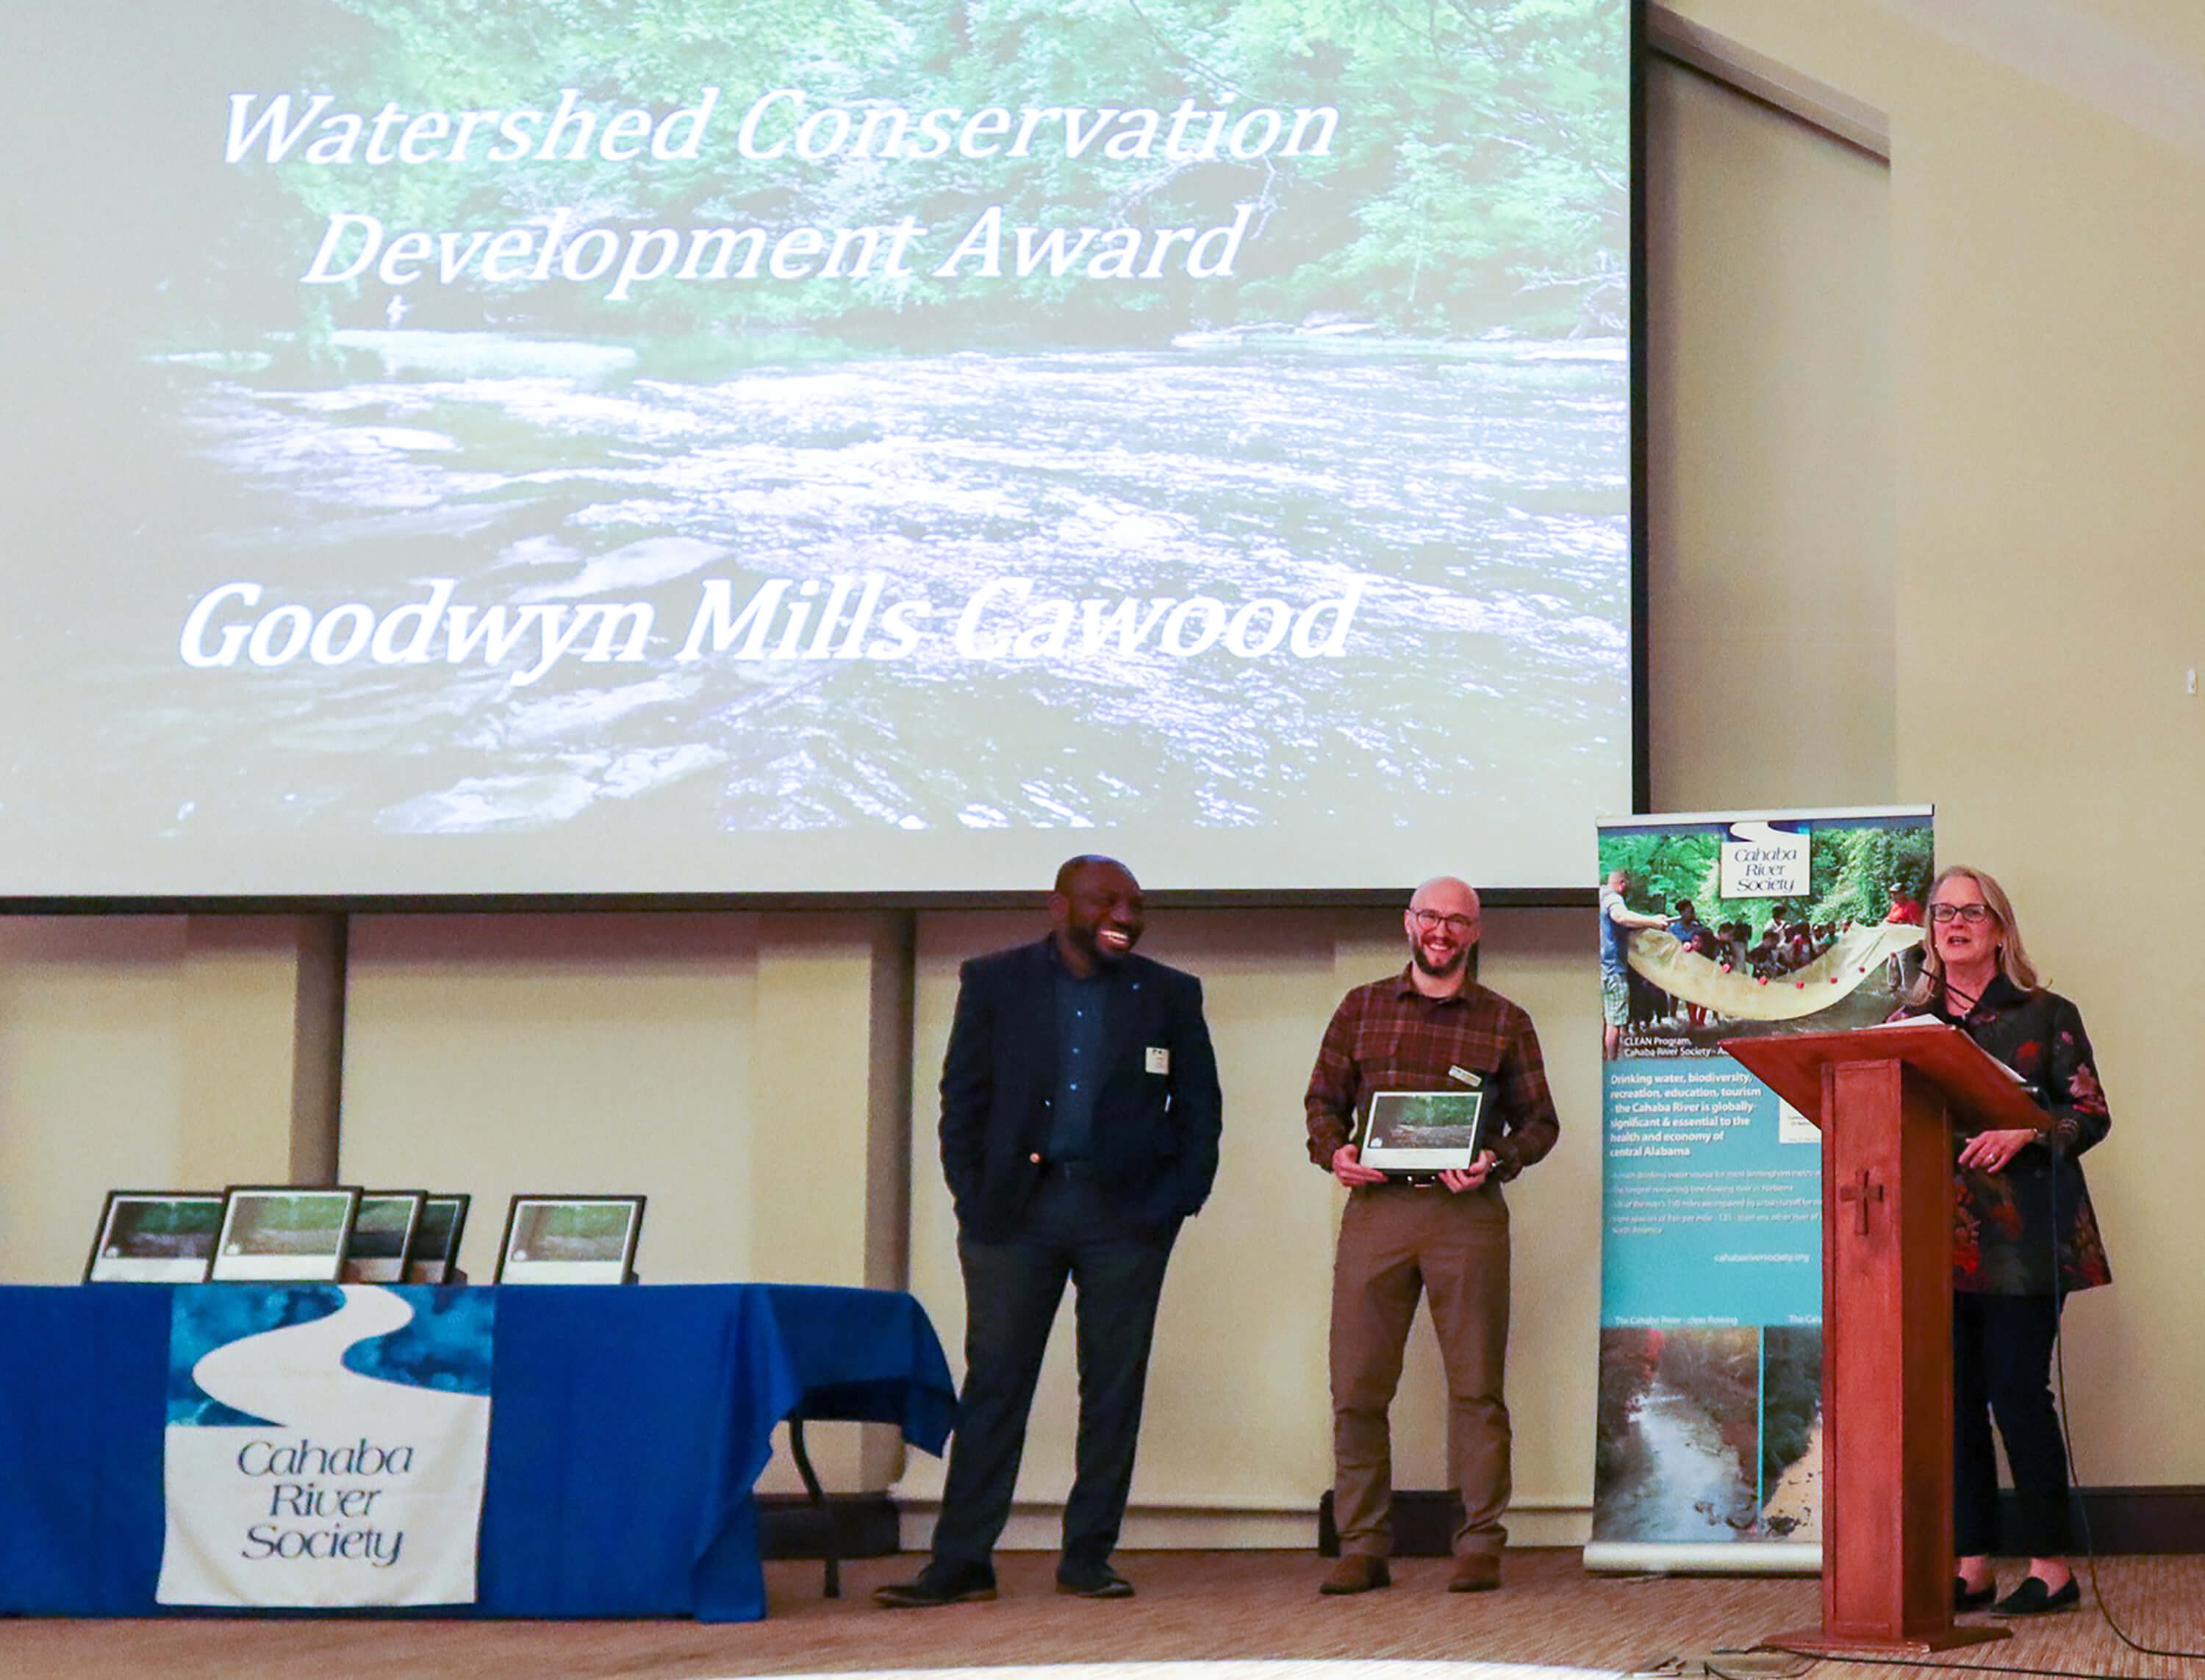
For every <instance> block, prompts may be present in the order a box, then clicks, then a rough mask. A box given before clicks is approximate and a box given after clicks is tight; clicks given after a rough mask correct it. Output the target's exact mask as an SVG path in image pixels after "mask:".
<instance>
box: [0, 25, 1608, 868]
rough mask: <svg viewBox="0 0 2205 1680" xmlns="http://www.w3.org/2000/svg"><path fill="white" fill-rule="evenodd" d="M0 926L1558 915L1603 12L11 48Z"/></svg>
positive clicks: (389, 31)
mask: <svg viewBox="0 0 2205 1680" xmlns="http://www.w3.org/2000/svg"><path fill="white" fill-rule="evenodd" d="M9 31H10V36H11V41H10V46H9V54H8V57H9V68H8V69H7V71H6V72H5V74H6V75H7V78H8V82H7V86H6V89H5V102H4V109H0V133H5V134H6V136H7V140H8V141H9V151H8V155H9V157H10V159H11V165H10V167H11V169H12V170H14V171H15V174H16V177H17V178H16V179H15V181H13V182H11V193H12V195H13V198H14V202H15V209H14V210H13V211H11V212H10V216H9V221H10V225H9V229H8V240H7V253H8V254H7V260H6V263H5V265H4V268H5V279H4V282H0V283H4V286H5V288H6V289H5V292H4V294H0V313H4V318H5V321H6V332H5V346H6V347H5V349H4V352H0V354H4V357H5V363H4V372H5V376H6V392H7V395H6V402H5V408H6V418H5V419H4V421H0V426H4V428H5V430H4V432H0V436H4V438H5V442H6V460H7V467H6V472H7V477H8V481H9V482H8V484H7V490H8V495H7V506H6V508H5V510H4V513H0V519H4V522H5V523H4V525H0V531H4V533H5V554H4V584H0V591H4V598H0V614H4V618H5V622H6V624H7V626H8V631H9V641H10V644H11V645H12V650H13V651H12V656H10V657H9V659H8V660H7V661H6V662H5V664H4V667H0V686H4V692H5V695H6V700H7V715H8V716H9V719H10V720H11V722H12V724H13V726H14V727H12V728H11V730H10V732H9V740H8V742H7V745H6V748H5V758H4V762H5V763H6V766H7V769H6V772H5V775H4V779H0V836H3V837H0V897H5V898H12V899H24V898H27V897H42V896H57V897H63V898H67V897H78V896H82V897H100V896H114V895H122V896H147V895H150V896H156V897H161V896H170V895H173V896H176V897H185V898H187V897H193V896H201V895H214V896H225V895H238V894H245V895H270V896H286V895H291V896H297V895H308V896H312V895H341V896H343V895H351V896H380V895H399V896H401V897H402V896H407V895H422V896H428V897H437V896H443V895H464V894H475V893H584V894H589V893H604V894H615V893H617V894H626V893H743V892H758V893H773V892H783V893H787V892H844V891H850V892H874V893H898V892H906V893H924V892H929V891H948V892H971V891H976V890H979V891H986V890H993V889H1001V888H1026V887H1032V886H1034V885H1036V884H1038V883H1040V882H1045V880H1046V879H1047V876H1048V874H1049V870H1051V869H1052V868H1053V867H1054V865H1055V862H1056V861H1057V860H1058V859H1059V858H1062V857H1064V856H1066V855H1068V854H1070V853H1072V852H1079V851H1086V850H1102V851H1110V852H1117V853H1120V855H1123V856H1125V857H1126V858H1128V860H1129V861H1131V862H1132V864H1134V866H1135V868H1136V869H1137V870H1138V872H1139V873H1140V874H1141V875H1142V876H1143V878H1144V883H1145V884H1147V885H1148V886H1150V887H1152V888H1156V887H1162V888H1186V889H1208V890H1216V889H1248V890H1253V891H1259V892H1260V891H1265V890H1284V889H1342V890H1346V889H1356V888H1364V887H1392V886H1397V885H1399V884H1400V883H1401V882H1405V881H1408V880H1412V879H1415V878H1417V877H1419V876H1422V875H1423V874H1427V873H1430V872H1432V871H1435V870H1441V869H1445V870H1454V871H1459V872H1462V873H1465V874H1467V875H1470V876H1472V877H1473V878H1475V879H1476V880H1477V881H1478V882H1480V883H1481V884H1484V885H1489V886H1496V887H1560V886H1566V885H1573V884H1575V883H1576V882H1579V881H1581V880H1582V879H1584V876H1585V871H1586V868H1587V867H1588V864H1587V859H1588V858H1589V856H1590V849H1589V846H1590V843H1589V839H1588V836H1589V835H1590V833H1591V819H1592V818H1593V816H1595V815H1596V813H1602V812H1607V813H1612V812H1614V811H1617V810H1628V809H1630V808H1631V764H1632V739H1631V686H1632V668H1631V665H1632V651H1631V650H1632V634H1631V470H1630V463H1631V380H1630V371H1631V347H1630V344H1629V338H1628V329H1629V321H1630V306H1629V300H1630V294H1631V276H1630V272H1629V261H1630V236H1629V226H1630V195H1631V181H1630V179H1629V161H1630V112H1629V107H1630V81H1631V76H1630V55H1631V32H1630V25H1629V17H1628V8H1627V5H1626V3H1625V0H1507V3H1501V0H1453V3H1448V4H1443V5H1439V6H1435V7H1415V8H1406V9H1396V8H1394V7H1390V6H1386V5H1381V4H1372V3H1369V0H1054V3H1050V4H1047V5H1041V4H1031V3H990V0H921V3H913V4H876V3H869V0H832V3H823V0H773V3H764V0H718V3H715V0H537V3H514V4H510V5H491V4H484V3H475V0H344V3H336V0H249V3H248V0H200V3H195V4H193V5H190V6H170V5H155V6H149V5H143V4H139V3H129V4H118V3H113V0H82V3H72V4H70V5H68V6H51V7H35V8H25V9H20V10H19V11H17V12H16V13H15V14H14V15H11V18H10V21H9Z"/></svg>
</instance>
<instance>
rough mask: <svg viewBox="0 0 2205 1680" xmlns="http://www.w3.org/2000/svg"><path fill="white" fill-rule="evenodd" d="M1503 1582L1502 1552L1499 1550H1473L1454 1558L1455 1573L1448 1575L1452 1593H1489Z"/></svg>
mask: <svg viewBox="0 0 2205 1680" xmlns="http://www.w3.org/2000/svg"><path fill="white" fill-rule="evenodd" d="M1500 1584H1501V1554H1500V1553H1499V1552H1471V1553H1469V1554H1468V1555H1467V1556H1465V1557H1461V1558H1456V1559H1455V1560H1454V1573H1453V1575H1451V1576H1448V1577H1447V1591H1449V1592H1450V1593H1489V1592H1491V1591H1492V1590H1493V1589H1494V1588H1496V1587H1498V1586H1499V1585H1500Z"/></svg>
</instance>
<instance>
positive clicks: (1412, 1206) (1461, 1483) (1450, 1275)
mask: <svg viewBox="0 0 2205 1680" xmlns="http://www.w3.org/2000/svg"><path fill="white" fill-rule="evenodd" d="M1420 1293H1421V1294H1423V1295H1428V1296H1429V1297H1430V1299H1431V1303H1432V1327H1433V1328H1434V1329H1435V1330H1436V1331H1437V1332H1438V1333H1439V1344H1440V1356H1441V1360H1442V1362H1444V1363H1445V1365H1446V1368H1447V1468H1448V1471H1449V1473H1450V1474H1451V1475H1453V1479H1454V1485H1455V1487H1456V1488H1457V1489H1458V1490H1459V1492H1460V1493H1461V1495H1462V1526H1461V1527H1460V1528H1459V1529H1456V1530H1455V1532H1454V1552H1455V1555H1456V1556H1457V1557H1463V1556H1466V1555H1468V1554H1469V1553H1471V1552H1499V1551H1500V1550H1501V1548H1502V1547H1503V1546H1506V1545H1507V1542H1508V1532H1507V1529H1504V1528H1502V1527H1501V1513H1502V1512H1503V1511H1506V1510H1507V1508H1508V1493H1509V1479H1508V1446H1509V1434H1508V1407H1507V1403H1506V1402H1505V1401H1503V1399H1502V1398H1501V1375H1502V1368H1503V1365H1504V1363H1505V1362H1506V1360H1507V1352H1508V1208H1507V1203H1506V1202H1503V1201H1502V1200H1501V1190H1500V1187H1499V1186H1498V1185H1489V1186H1487V1187H1486V1188H1484V1189H1483V1190H1470V1191H1467V1192H1465V1194H1463V1195H1460V1196H1456V1195H1453V1194H1452V1193H1451V1192H1449V1191H1447V1190H1443V1189H1440V1188H1437V1187H1425V1188H1411V1187H1409V1186H1406V1185H1394V1184H1378V1185H1372V1186H1370V1187H1367V1188H1364V1189H1361V1190H1356V1191H1354V1192H1353V1193H1352V1195H1351V1196H1349V1197H1348V1199H1347V1211H1346V1215H1345V1216H1344V1217H1343V1218H1342V1219H1341V1220H1340V1247H1339V1250H1338V1252H1337V1254H1336V1255H1335V1256H1334V1261H1333V1268H1332V1458H1333V1475H1334V1485H1333V1495H1332V1499H1333V1506H1332V1510H1333V1521H1334V1524H1335V1525H1336V1526H1337V1527H1338V1529H1339V1530H1340V1550H1341V1551H1342V1552H1349V1553H1355V1552H1361V1553H1365V1554H1368V1555H1371V1556H1376V1557H1384V1556H1386V1555H1387V1554H1388V1553H1389V1552H1392V1551H1393V1549H1394V1523H1393V1505H1394V1487H1393V1478H1394V1457H1393V1444H1392V1439H1391V1436H1390V1435H1389V1434H1388V1429H1387V1425H1386V1414H1387V1410H1388V1408H1389V1407H1390V1406H1391V1405H1392V1404H1393V1402H1394V1390H1395V1389H1396V1388H1398V1387H1399V1386H1400V1381H1401V1354H1402V1350H1403V1349H1404V1347H1405V1346H1406V1345H1407V1342H1408V1339H1409V1325H1410V1321H1412V1319H1413V1318H1414V1317H1415V1316H1416V1311H1417V1297H1418V1295H1419V1294H1420Z"/></svg>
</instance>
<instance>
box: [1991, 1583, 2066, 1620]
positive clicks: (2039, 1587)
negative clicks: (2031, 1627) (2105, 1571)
mask: <svg viewBox="0 0 2205 1680" xmlns="http://www.w3.org/2000/svg"><path fill="white" fill-rule="evenodd" d="M2082 1602H2083V1584H2082V1582H2079V1581H2077V1580H2076V1579H2075V1577H2074V1576H2068V1577H2067V1584H2066V1585H2065V1586H2064V1587H2061V1588H2056V1589H2055V1588H2050V1587H2047V1586H2046V1585H2045V1584H2044V1583H2043V1582H2042V1581H2041V1580H2039V1579H2038V1578H2037V1577H2036V1576H2033V1575H2032V1576H2029V1577H2027V1578H2026V1579H2025V1580H2024V1581H2023V1582H2022V1583H2021V1585H2020V1586H2018V1587H2017V1588H2014V1589H2013V1590H2012V1592H2011V1593H2008V1594H2006V1596H2005V1597H2004V1598H2002V1599H2000V1600H1999V1601H1998V1602H1997V1603H1996V1604H1994V1605H1993V1606H1991V1614H1992V1615H1994V1616H2048V1615H2051V1614H2052V1613H2053V1612H2054V1611H2060V1610H2072V1609H2073V1608H2074V1607H2075V1606H2077V1605H2078V1604H2080V1603H2082Z"/></svg>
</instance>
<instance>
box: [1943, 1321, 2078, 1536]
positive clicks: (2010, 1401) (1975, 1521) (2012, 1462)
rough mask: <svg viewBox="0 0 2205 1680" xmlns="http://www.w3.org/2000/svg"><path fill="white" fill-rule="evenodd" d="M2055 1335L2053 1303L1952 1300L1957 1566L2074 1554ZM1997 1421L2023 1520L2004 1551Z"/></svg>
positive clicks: (1954, 1520)
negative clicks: (1994, 1556) (1999, 1555)
mask: <svg viewBox="0 0 2205 1680" xmlns="http://www.w3.org/2000/svg"><path fill="white" fill-rule="evenodd" d="M2058 1339H2059V1298H2058V1297H2056V1296H2050V1295H1976V1294H1971V1293H1968V1292H1966V1291H1954V1293H1953V1296H1952V1538H1953V1546H1954V1550H1955V1551H1956V1552H1958V1554H1959V1555H1960V1556H1961V1557H1964V1558H1972V1557H1978V1556H1982V1555H1986V1554H1988V1553H1990V1552H2004V1553H2006V1554H2008V1555H2011V1556H2014V1557H2021V1558H2059V1557H2064V1556H2065V1555H2066V1554H2067V1553H2068V1552H2071V1551H2072V1550H2073V1549H2074V1537H2073V1531H2072V1525H2071V1520H2070V1517H2069V1514H2068V1499H2067V1449H2066V1445H2065V1442H2064V1441H2063V1440H2061V1439H2060V1434H2059V1412H2058V1411H2057V1410H2054V1409H2053V1404H2052V1350H2053V1343H2054V1342H2055V1341H2057V1340H2058ZM1994 1421H1995V1422H1997V1424H1998V1432H1999V1439H2000V1440H2002V1441H2004V1442H2005V1443H2006V1467H2007V1468H2008V1469H2011V1470H2012V1472H2013V1491H2014V1496H2015V1501H2016V1505H2017V1506H2018V1515H2019V1520H2018V1523H2017V1525H2016V1528H2015V1530H2014V1532H2013V1533H2012V1535H2007V1536H2005V1537H2004V1538H2005V1540H2006V1544H2004V1545H2001V1544H2000V1538H2001V1537H2000V1534H1999V1487H1998V1460H1997V1459H1996V1457H1994V1456H1993V1453H1992V1450H1991V1424H1992V1422H1994Z"/></svg>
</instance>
